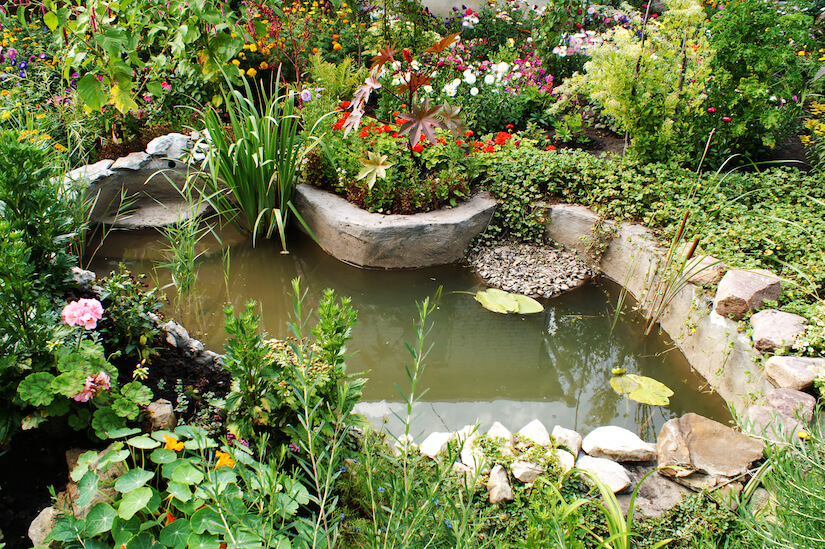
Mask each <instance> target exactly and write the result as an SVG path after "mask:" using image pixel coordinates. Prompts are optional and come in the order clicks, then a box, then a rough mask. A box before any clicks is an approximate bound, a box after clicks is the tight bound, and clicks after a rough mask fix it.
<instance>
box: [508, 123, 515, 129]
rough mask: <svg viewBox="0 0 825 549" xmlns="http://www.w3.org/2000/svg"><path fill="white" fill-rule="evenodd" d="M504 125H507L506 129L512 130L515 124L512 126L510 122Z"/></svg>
mask: <svg viewBox="0 0 825 549" xmlns="http://www.w3.org/2000/svg"><path fill="white" fill-rule="evenodd" d="M506 127H507V129H508V130H512V129H513V128H514V127H515V126H513V125H512V124H507V126H506Z"/></svg>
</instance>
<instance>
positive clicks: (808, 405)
mask: <svg viewBox="0 0 825 549" xmlns="http://www.w3.org/2000/svg"><path fill="white" fill-rule="evenodd" d="M766 398H767V404H768V406H769V407H771V408H775V409H776V410H778V411H779V412H781V413H783V414H785V415H786V416H788V417H791V418H794V419H799V420H802V421H804V422H805V423H810V421H811V419H813V416H814V407H815V406H816V399H815V398H814V397H813V396H811V395H809V394H808V393H803V392H802V391H795V390H793V389H773V390H771V391H769V392H768V394H767V397H766Z"/></svg>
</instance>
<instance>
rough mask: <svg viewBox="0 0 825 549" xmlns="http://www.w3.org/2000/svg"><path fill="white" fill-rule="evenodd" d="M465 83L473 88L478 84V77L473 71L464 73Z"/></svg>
mask: <svg viewBox="0 0 825 549" xmlns="http://www.w3.org/2000/svg"><path fill="white" fill-rule="evenodd" d="M464 81H465V82H467V83H468V84H469V85H471V86H472V85H473V84H475V83H476V75H475V74H473V71H472V69H467V70H466V71H464Z"/></svg>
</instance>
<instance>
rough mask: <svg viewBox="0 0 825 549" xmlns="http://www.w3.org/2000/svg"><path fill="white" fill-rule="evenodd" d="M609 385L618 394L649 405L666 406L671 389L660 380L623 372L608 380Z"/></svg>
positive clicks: (668, 402) (671, 394)
mask: <svg viewBox="0 0 825 549" xmlns="http://www.w3.org/2000/svg"><path fill="white" fill-rule="evenodd" d="M610 386H611V387H613V390H614V391H616V393H618V394H620V395H624V396H626V397H627V398H629V399H630V400H635V401H636V402H641V403H642V404H650V405H651V406H667V405H668V404H670V398H669V397H671V396H673V391H671V390H670V388H668V386H667V385H665V384H664V383H662V382H661V381H656V380H655V379H653V378H652V377H645V376H638V375H636V374H625V375H621V376H616V377H614V378H613V379H611V380H610Z"/></svg>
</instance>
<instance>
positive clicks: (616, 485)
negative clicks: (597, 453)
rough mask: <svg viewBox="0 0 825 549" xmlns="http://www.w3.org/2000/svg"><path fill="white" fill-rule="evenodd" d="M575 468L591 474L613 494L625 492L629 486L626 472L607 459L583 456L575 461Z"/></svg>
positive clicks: (628, 477)
mask: <svg viewBox="0 0 825 549" xmlns="http://www.w3.org/2000/svg"><path fill="white" fill-rule="evenodd" d="M576 468H577V469H582V470H583V471H587V472H589V473H591V474H593V475H594V476H595V477H596V478H597V479H599V480H600V481H602V482H603V483H605V484H606V485H607V487H608V488H610V489H611V490H613V493H614V494H615V493H618V492H621V491H622V490H625V489H626V488H628V487H629V486H630V484H631V482H630V475H628V474H627V470H626V469H625V468H624V467H622V466H621V465H619V464H618V463H616V462H615V461H611V460H609V459H603V458H597V457H592V456H585V455H583V456H581V457H580V458H579V459H577V460H576Z"/></svg>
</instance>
